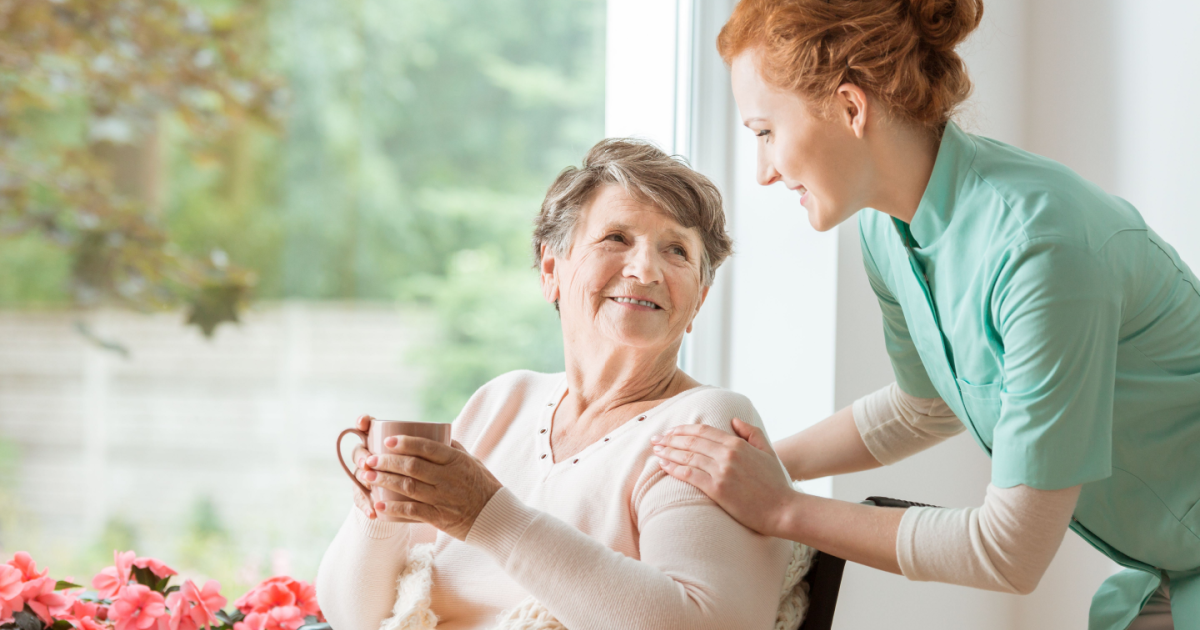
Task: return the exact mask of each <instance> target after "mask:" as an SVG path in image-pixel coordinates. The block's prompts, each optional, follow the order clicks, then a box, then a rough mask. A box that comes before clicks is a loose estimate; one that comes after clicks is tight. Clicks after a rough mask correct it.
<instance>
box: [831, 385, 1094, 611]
mask: <svg viewBox="0 0 1200 630" xmlns="http://www.w3.org/2000/svg"><path fill="white" fill-rule="evenodd" d="M853 413H854V424H855V426H856V427H857V428H858V432H859V435H861V436H862V439H863V443H864V444H866V446H867V450H869V451H870V452H871V455H872V456H874V457H875V459H876V460H878V461H879V463H881V464H884V465H888V464H894V463H896V462H898V461H900V460H902V459H904V458H906V457H908V456H910V455H913V454H915V453H918V452H920V451H922V450H925V449H927V448H929V447H931V446H933V445H935V444H938V443H940V442H942V441H943V440H945V439H946V438H949V437H951V436H953V435H956V434H958V433H960V432H962V431H963V429H964V427H963V425H962V422H960V421H959V419H958V418H957V417H955V416H954V412H952V411H951V410H950V408H949V407H948V406H947V405H946V403H945V402H944V401H943V400H942V399H940V398H917V397H915V396H912V395H909V394H907V393H905V392H904V391H903V390H901V389H900V387H899V386H898V385H897V384H896V383H892V384H891V385H889V386H887V387H884V388H883V389H880V390H879V391H877V392H874V393H872V394H868V395H867V396H864V397H862V398H860V399H858V400H857V401H855V402H854V407H853ZM1079 490H1080V486H1073V487H1070V488H1063V489H1060V490H1039V489H1036V488H1030V487H1028V486H1014V487H1011V488H997V487H995V486H992V485H988V488H987V495H986V496H985V497H984V500H983V506H982V507H978V508H909V509H908V510H907V511H906V512H905V514H904V517H903V518H902V519H901V521H900V529H899V532H898V533H897V536H896V555H897V559H898V560H899V563H900V570H901V572H902V573H903V574H904V576H905V577H907V578H908V579H910V580H917V581H934V582H946V583H950V584H960V585H963V586H970V587H974V588H982V589H988V590H994V591H1002V592H1007V593H1030V592H1032V591H1033V589H1034V588H1036V587H1037V584H1038V582H1039V581H1040V580H1041V578H1042V575H1043V574H1045V572H1046V569H1047V568H1048V567H1049V566H1050V561H1051V560H1053V559H1054V554H1055V553H1056V552H1057V551H1058V547H1059V545H1061V544H1062V540H1063V537H1064V536H1065V535H1066V532H1067V526H1068V525H1069V524H1070V522H1071V514H1072V513H1073V512H1074V511H1075V503H1076V502H1077V501H1078V499H1079Z"/></svg>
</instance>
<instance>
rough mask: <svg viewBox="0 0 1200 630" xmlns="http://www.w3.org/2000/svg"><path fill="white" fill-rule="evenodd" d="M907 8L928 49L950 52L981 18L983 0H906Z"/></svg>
mask: <svg viewBox="0 0 1200 630" xmlns="http://www.w3.org/2000/svg"><path fill="white" fill-rule="evenodd" d="M908 6H909V12H910V14H911V15H912V18H913V21H914V22H915V23H916V25H917V28H918V29H919V30H920V32H921V41H922V43H924V44H925V45H926V46H928V47H929V48H930V49H932V50H935V51H938V52H950V51H953V50H954V48H955V47H956V46H958V45H959V44H960V43H961V42H962V41H963V40H964V39H966V38H967V36H968V35H970V34H971V31H974V30H975V28H976V27H978V26H979V21H980V20H982V19H983V0H908Z"/></svg>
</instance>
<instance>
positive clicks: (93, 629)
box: [69, 617, 111, 630]
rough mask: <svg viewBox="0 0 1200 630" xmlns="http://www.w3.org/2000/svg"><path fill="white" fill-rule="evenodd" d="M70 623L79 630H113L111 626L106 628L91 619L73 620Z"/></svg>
mask: <svg viewBox="0 0 1200 630" xmlns="http://www.w3.org/2000/svg"><path fill="white" fill-rule="evenodd" d="M69 621H71V623H73V624H75V627H76V628H79V630H111V626H106V625H104V624H102V623H100V622H98V621H96V620H95V619H93V618H91V617H83V618H81V619H71V620H69Z"/></svg>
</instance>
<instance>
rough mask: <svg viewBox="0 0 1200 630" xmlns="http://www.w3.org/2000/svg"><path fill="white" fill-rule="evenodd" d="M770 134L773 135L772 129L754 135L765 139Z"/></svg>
mask: <svg viewBox="0 0 1200 630" xmlns="http://www.w3.org/2000/svg"><path fill="white" fill-rule="evenodd" d="M770 133H771V130H770V129H763V130H762V131H759V132H758V133H756V134H754V135H756V136H758V137H759V138H765V137H766V136H768V135H770Z"/></svg>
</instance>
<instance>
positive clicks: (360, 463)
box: [350, 446, 371, 469]
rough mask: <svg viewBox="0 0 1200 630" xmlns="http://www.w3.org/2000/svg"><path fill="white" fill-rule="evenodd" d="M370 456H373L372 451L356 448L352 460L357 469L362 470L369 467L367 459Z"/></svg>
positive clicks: (360, 447)
mask: <svg viewBox="0 0 1200 630" xmlns="http://www.w3.org/2000/svg"><path fill="white" fill-rule="evenodd" d="M370 456H371V451H368V450H367V449H365V448H363V447H362V446H356V447H354V453H353V455H351V457H350V459H352V460H353V461H354V467H355V468H359V469H361V468H363V467H364V466H366V465H367V463H366V459H367V458H368V457H370Z"/></svg>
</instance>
